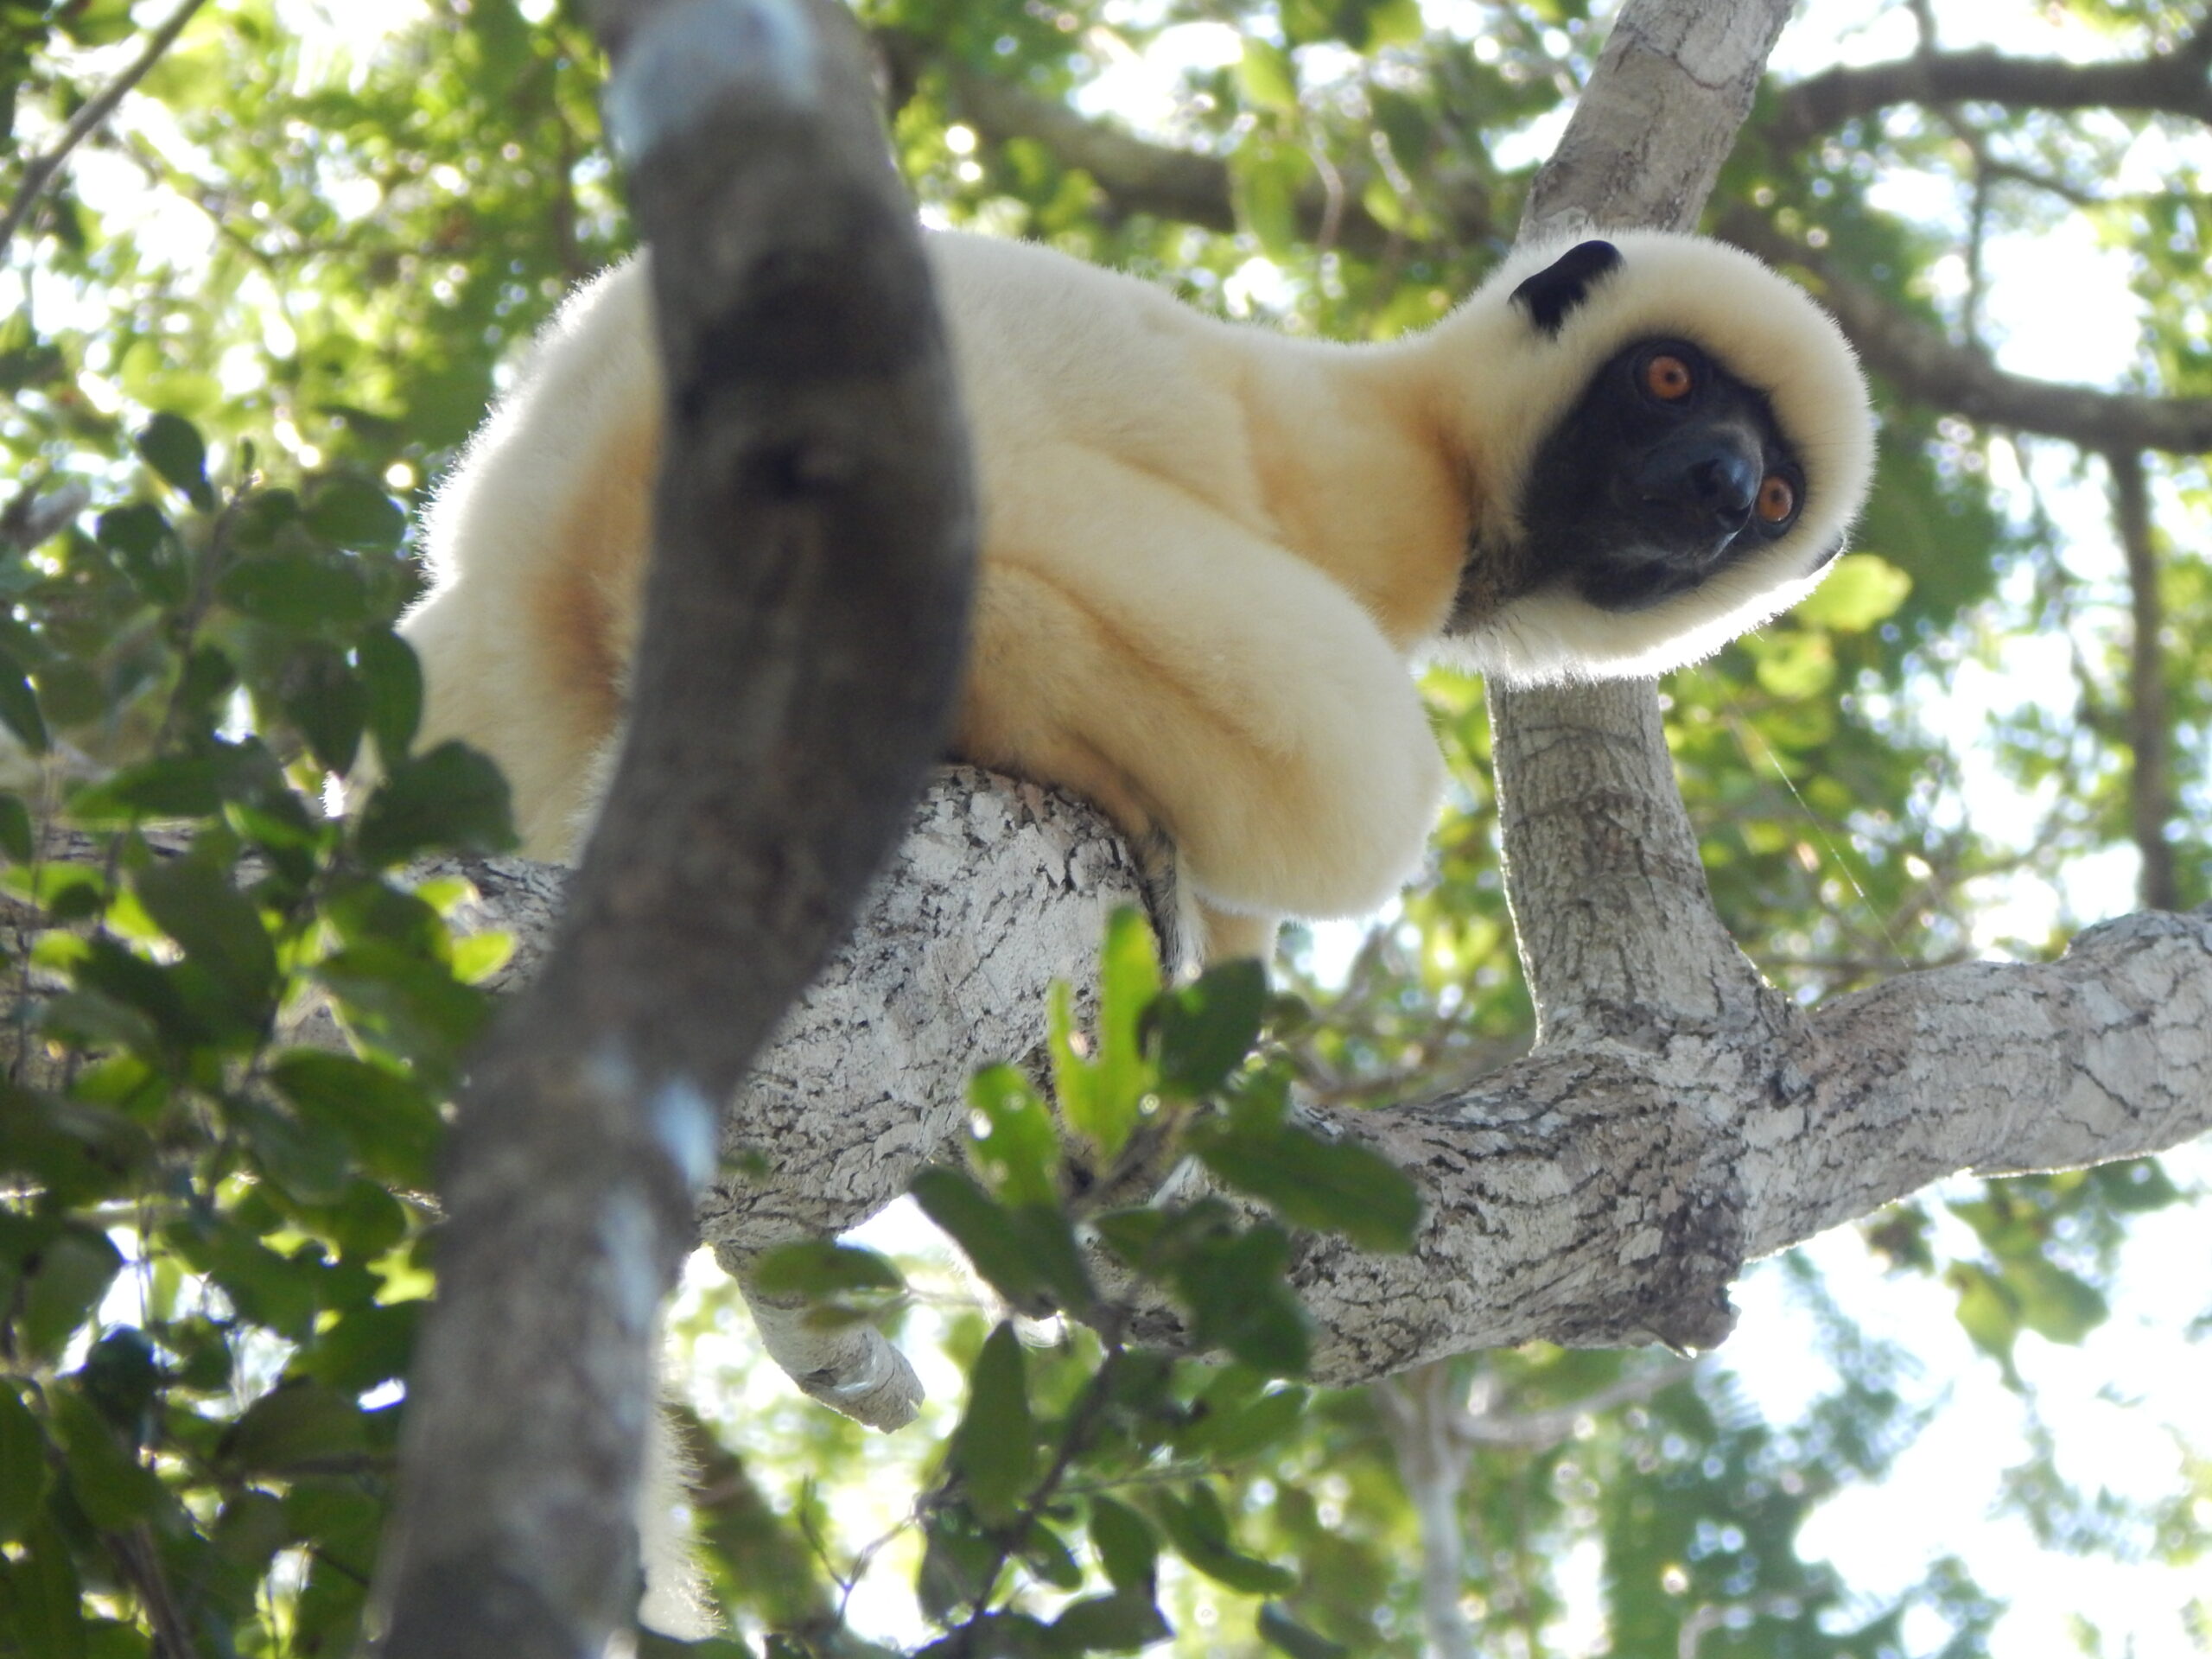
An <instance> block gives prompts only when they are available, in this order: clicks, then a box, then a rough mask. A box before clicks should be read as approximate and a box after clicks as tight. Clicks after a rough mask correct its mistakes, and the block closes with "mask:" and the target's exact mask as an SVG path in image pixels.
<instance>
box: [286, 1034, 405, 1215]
mask: <svg viewBox="0 0 2212 1659" xmlns="http://www.w3.org/2000/svg"><path fill="white" fill-rule="evenodd" d="M269 1077H270V1082H272V1083H273V1084H276V1085H277V1088H278V1089H279V1090H282V1091H283V1095H284V1097H285V1098H286V1099H287V1100H289V1101H290V1102H291V1103H292V1104H293V1105H294V1106H295V1107H296V1108H297V1109H298V1110H299V1113H300V1116H302V1117H303V1118H305V1119H306V1120H307V1121H308V1122H313V1123H320V1124H323V1125H326V1126H327V1127H328V1128H331V1129H334V1130H335V1131H336V1132H337V1133H338V1134H340V1135H343V1136H344V1137H345V1139H346V1145H347V1146H348V1147H351V1148H352V1150H353V1156H354V1157H355V1158H356V1159H358V1160H359V1161H360V1164H361V1166H362V1167H363V1168H364V1169H366V1170H368V1171H370V1172H371V1173H374V1174H375V1175H377V1176H378V1177H379V1178H381V1179H385V1180H387V1181H390V1182H391V1183H393V1184H394V1185H401V1186H408V1187H416V1188H422V1187H426V1186H428V1185H429V1180H430V1166H431V1160H432V1158H433V1157H434V1155H435V1153H436V1151H437V1147H438V1141H439V1138H440V1136H441V1135H442V1134H443V1132H444V1125H443V1123H442V1121H441V1120H440V1118H439V1116H438V1111H437V1106H436V1103H435V1102H434V1101H433V1100H432V1099H431V1098H430V1096H429V1095H428V1094H427V1093H426V1092H425V1091H424V1090H423V1087H422V1085H421V1084H419V1083H417V1082H416V1080H415V1079H414V1078H412V1077H407V1076H404V1075H403V1074H401V1073H399V1072H397V1071H392V1070H391V1069H390V1068H388V1067H385V1066H381V1065H372V1063H371V1062H369V1061H367V1060H363V1059H357V1058H354V1057H353V1055H351V1054H329V1053H323V1052H317V1051H315V1050H310V1049H295V1050H292V1051H291V1052H288V1053H285V1054H283V1055H282V1056H280V1057H279V1058H277V1060H276V1061H275V1062H273V1063H272V1064H271V1065H270V1067H269Z"/></svg>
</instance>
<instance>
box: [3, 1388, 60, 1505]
mask: <svg viewBox="0 0 2212 1659" xmlns="http://www.w3.org/2000/svg"><path fill="white" fill-rule="evenodd" d="M49 1484H51V1475H50V1472H49V1471H48V1466H47V1445H46V1431H45V1430H44V1429H42V1428H41V1427H39V1423H38V1419H37V1418H36V1417H35V1416H33V1415H32V1414H31V1408H29V1406H27V1405H25V1404H24V1403H23V1402H22V1397H21V1396H20V1395H17V1394H16V1389H15V1385H14V1384H13V1383H4V1382H0V1544H19V1543H22V1541H25V1540H26V1539H28V1538H29V1536H30V1534H31V1529H32V1527H33V1525H34V1524H35V1522H37V1520H38V1515H39V1508H40V1506H41V1504H42V1503H45V1502H46V1490H47V1487H48V1485H49Z"/></svg>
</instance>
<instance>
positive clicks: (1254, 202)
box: [1229, 130, 1309, 260]
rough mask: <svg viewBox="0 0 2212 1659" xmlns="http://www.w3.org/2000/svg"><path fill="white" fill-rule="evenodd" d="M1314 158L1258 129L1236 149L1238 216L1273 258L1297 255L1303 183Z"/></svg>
mask: <svg viewBox="0 0 2212 1659" xmlns="http://www.w3.org/2000/svg"><path fill="white" fill-rule="evenodd" d="M1308 165H1309V163H1308V162H1306V157H1305V156H1303V155H1302V154H1301V153H1300V151H1298V150H1297V149H1292V148H1290V147H1288V146H1287V145H1283V144H1279V143H1276V142H1275V140H1274V138H1273V137H1271V136H1270V135H1268V134H1267V133H1266V132H1263V131H1258V130H1255V131H1254V132H1252V133H1250V134H1249V135H1247V137H1245V139H1244V142H1243V143H1241V144H1239V145H1237V147H1236V149H1234V150H1232V151H1231V152H1230V157H1229V182H1230V195H1231V196H1232V197H1233V198H1234V199H1235V200H1236V218H1237V222H1238V223H1239V224H1241V225H1243V226H1245V227H1246V228H1248V229H1249V230H1250V231H1251V232H1252V234H1253V235H1254V236H1255V237H1257V238H1259V240H1260V246H1261V248H1262V251H1264V252H1265V253H1266V254H1267V255H1268V257H1269V258H1271V259H1278V260H1282V259H1289V258H1292V257H1295V255H1296V253H1297V251H1298V246H1299V238H1298V189H1299V187H1300V185H1301V184H1303V183H1304V182H1305V180H1306V169H1307V167H1308Z"/></svg>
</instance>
